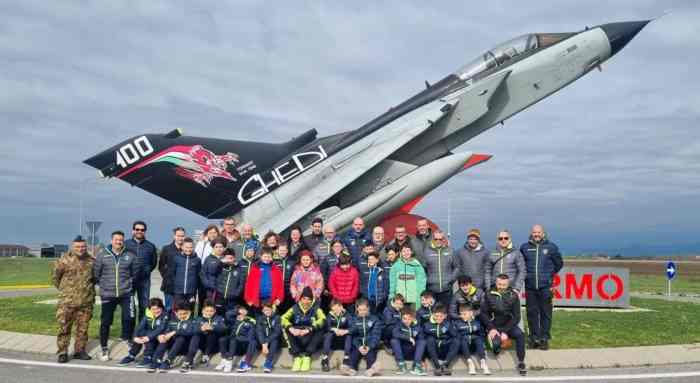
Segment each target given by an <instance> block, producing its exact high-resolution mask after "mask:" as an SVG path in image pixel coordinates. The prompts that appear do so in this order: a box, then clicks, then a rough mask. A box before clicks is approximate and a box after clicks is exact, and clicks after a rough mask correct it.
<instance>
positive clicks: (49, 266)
mask: <svg viewBox="0 0 700 383" xmlns="http://www.w3.org/2000/svg"><path fill="white" fill-rule="evenodd" d="M54 261H55V260H54V259H46V258H0V287H2V286H14V285H50V284H51V273H52V272H53V264H54Z"/></svg>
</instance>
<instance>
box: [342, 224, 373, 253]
mask: <svg viewBox="0 0 700 383" xmlns="http://www.w3.org/2000/svg"><path fill="white" fill-rule="evenodd" d="M371 239H372V234H370V233H369V231H367V229H362V231H361V232H359V233H358V232H356V231H355V230H353V229H352V228H351V229H350V230H348V232H347V233H345V235H344V236H343V238H342V239H341V240H342V241H343V243H344V244H345V248H346V249H348V252H350V255H352V258H353V260H355V259H356V258H357V257H358V256H359V255H360V253H361V252H362V248H363V247H364V245H365V241H369V240H371Z"/></svg>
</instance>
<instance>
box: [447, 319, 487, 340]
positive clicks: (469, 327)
mask: <svg viewBox="0 0 700 383" xmlns="http://www.w3.org/2000/svg"><path fill="white" fill-rule="evenodd" d="M452 325H453V326H454V327H455V330H456V331H457V335H458V336H459V338H460V339H464V340H466V341H467V343H468V344H471V343H472V342H473V341H474V340H475V339H477V338H483V336H484V329H483V327H482V325H481V322H479V318H473V319H472V320H469V321H463V320H462V319H455V320H454V321H452Z"/></svg>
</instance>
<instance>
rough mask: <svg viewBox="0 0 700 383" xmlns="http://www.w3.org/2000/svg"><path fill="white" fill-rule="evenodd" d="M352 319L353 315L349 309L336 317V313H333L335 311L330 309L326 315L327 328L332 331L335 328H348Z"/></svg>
mask: <svg viewBox="0 0 700 383" xmlns="http://www.w3.org/2000/svg"><path fill="white" fill-rule="evenodd" d="M351 319H352V315H350V314H348V312H347V311H343V313H342V314H341V315H340V316H339V317H336V316H335V314H333V311H329V312H328V315H326V325H325V329H326V331H327V332H330V331H331V330H333V329H338V330H344V329H347V328H348V326H350V320H351Z"/></svg>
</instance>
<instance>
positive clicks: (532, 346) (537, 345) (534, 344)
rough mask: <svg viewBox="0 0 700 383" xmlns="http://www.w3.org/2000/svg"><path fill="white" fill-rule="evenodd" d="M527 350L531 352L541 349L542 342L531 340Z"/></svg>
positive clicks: (528, 342)
mask: <svg viewBox="0 0 700 383" xmlns="http://www.w3.org/2000/svg"><path fill="white" fill-rule="evenodd" d="M527 348H529V349H531V350H536V349H538V348H540V342H539V341H538V340H537V339H534V338H530V339H528V341H527Z"/></svg>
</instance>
